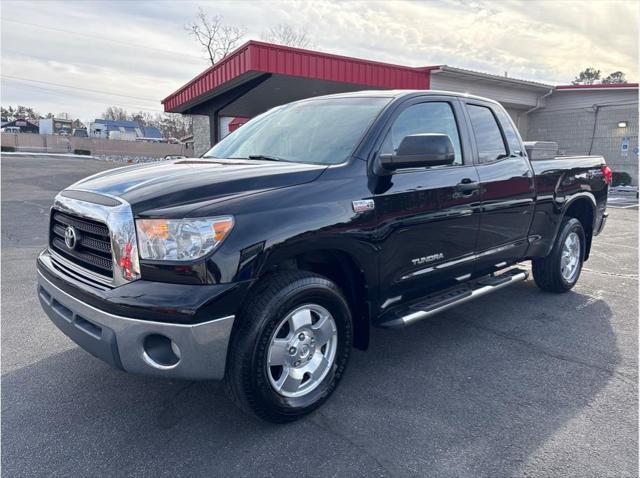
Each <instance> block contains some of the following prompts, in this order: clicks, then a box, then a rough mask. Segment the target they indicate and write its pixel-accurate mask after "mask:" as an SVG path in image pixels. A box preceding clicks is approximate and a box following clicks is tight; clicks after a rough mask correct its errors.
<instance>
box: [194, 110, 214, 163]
mask: <svg viewBox="0 0 640 478" xmlns="http://www.w3.org/2000/svg"><path fill="white" fill-rule="evenodd" d="M191 119H192V121H193V123H192V124H193V155H194V156H195V157H199V156H200V155H202V154H204V153H206V152H207V151H209V150H210V149H211V146H212V144H211V127H210V123H209V117H208V116H206V115H191Z"/></svg>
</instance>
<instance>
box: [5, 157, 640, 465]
mask: <svg viewBox="0 0 640 478" xmlns="http://www.w3.org/2000/svg"><path fill="white" fill-rule="evenodd" d="M115 166H116V165H114V164H111V163H106V162H100V161H93V160H86V159H55V158H51V157H48V158H38V157H36V156H34V157H19V158H16V157H3V158H2V160H1V167H2V319H1V325H2V475H3V476H7V477H19V476H203V475H206V476H261V477H262V476H278V477H291V476H323V477H327V476H366V477H372V476H431V477H434V476H442V477H457V476H461V477H503V476H575V477H592V476H597V477H604V476H611V477H627V476H629V477H630V476H637V474H638V468H637V459H638V443H637V437H638V398H637V397H638V390H637V378H638V352H637V351H638V343H637V341H638V255H637V254H638V248H637V244H638V211H637V207H631V208H611V210H610V213H611V214H610V218H609V221H608V224H607V228H606V229H605V232H604V233H603V235H601V236H600V237H598V238H597V239H596V240H595V242H594V247H593V251H592V258H591V259H590V260H589V261H588V262H587V263H586V264H585V268H584V271H583V273H582V277H581V279H580V282H579V284H578V286H577V287H576V288H575V289H574V291H572V292H571V293H568V294H564V295H552V294H545V293H543V292H541V291H539V290H538V289H537V288H536V287H535V285H534V283H533V281H532V280H528V281H526V282H524V283H521V284H517V285H514V286H512V287H511V288H510V289H508V291H507V292H506V293H500V294H494V295H492V296H488V297H485V298H482V299H479V300H477V301H475V302H471V303H469V304H466V305H465V306H463V307H461V308H457V309H453V310H451V311H448V312H445V313H443V314H441V315H439V316H437V317H434V318H433V319H431V320H427V321H423V322H421V323H418V324H416V325H414V326H412V327H410V328H408V329H406V330H400V331H389V330H374V331H373V334H372V343H371V347H370V350H369V351H368V352H360V351H354V353H353V355H352V360H351V362H350V365H349V369H348V371H347V373H346V375H345V377H344V380H343V382H342V383H341V385H340V387H339V388H338V390H337V391H336V393H335V394H334V396H333V397H332V398H331V399H330V400H329V401H328V402H327V403H326V404H325V406H323V407H322V408H321V410H319V411H318V412H316V413H315V414H313V415H311V416H310V417H308V418H307V419H304V420H302V421H299V422H297V423H294V424H290V425H286V426H275V425H270V424H267V423H263V422H260V421H257V420H255V419H253V418H251V417H248V416H246V415H244V414H242V412H240V411H238V410H237V409H236V408H235V407H234V406H233V404H232V403H231V402H230V401H229V400H227V398H226V396H225V394H224V392H223V389H222V387H221V386H220V385H219V384H217V383H209V382H180V381H165V380H161V379H152V378H146V377H138V376H133V375H129V374H126V373H124V372H120V371H117V370H114V369H111V368H110V367H109V366H107V365H106V364H104V363H102V362H101V361H99V360H98V359H95V358H93V357H92V356H90V355H88V354H87V353H85V352H84V351H82V350H81V349H79V348H78V347H77V346H76V345H75V344H74V343H72V342H71V341H70V340H69V339H67V338H66V337H65V336H64V335H63V334H62V333H61V332H59V331H58V330H57V329H56V327H55V326H54V325H53V324H52V323H50V322H49V320H48V319H47V318H46V316H45V314H44V313H43V312H42V311H41V309H40V305H39V303H38V299H37V297H36V293H35V259H36V255H37V253H38V252H39V251H40V250H41V249H42V248H43V247H44V246H45V244H46V235H47V214H48V208H49V206H50V204H51V202H52V199H53V197H54V195H55V194H56V192H57V191H59V190H60V189H62V188H64V187H66V186H67V185H69V184H71V183H72V182H74V181H76V180H77V179H80V178H82V177H84V176H87V175H89V174H92V173H95V172H98V171H101V170H104V169H107V168H111V167H115Z"/></svg>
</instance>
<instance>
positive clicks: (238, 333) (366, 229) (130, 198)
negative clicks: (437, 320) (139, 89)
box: [37, 91, 612, 422]
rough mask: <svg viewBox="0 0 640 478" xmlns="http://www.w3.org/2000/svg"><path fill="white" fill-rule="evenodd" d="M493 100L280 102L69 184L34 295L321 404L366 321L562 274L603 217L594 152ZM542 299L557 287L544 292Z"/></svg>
mask: <svg viewBox="0 0 640 478" xmlns="http://www.w3.org/2000/svg"><path fill="white" fill-rule="evenodd" d="M529 156H530V155H529V154H528V153H527V150H526V148H525V145H524V144H523V142H522V140H521V138H520V136H519V134H518V132H517V129H516V128H515V126H514V124H513V122H512V121H511V119H510V118H509V116H508V115H507V113H506V112H505V110H504V109H503V108H502V107H501V106H500V105H499V104H498V103H496V102H494V101H491V100H487V99H483V98H478V97H473V96H469V95H462V94H455V93H447V92H436V91H382V92H381V91H378V92H367V91H365V92H358V93H350V94H340V95H333V96H325V97H319V98H313V99H308V100H303V101H299V102H295V103H291V104H287V105H284V106H280V107H277V108H274V109H272V110H270V111H268V112H266V113H264V114H262V115H260V116H258V117H256V118H254V119H253V120H251V121H250V122H249V123H247V124H246V125H244V126H242V128H240V129H238V130H237V131H236V132H234V133H232V134H230V135H229V136H227V137H226V138H225V139H223V140H222V141H221V142H219V143H218V144H216V145H215V146H214V147H213V148H212V149H211V150H210V151H209V152H208V153H206V154H205V155H204V156H203V157H201V158H198V159H195V158H191V159H179V160H175V161H162V162H158V163H153V164H146V165H142V166H132V167H125V168H122V169H116V170H112V171H108V172H104V173H100V174H97V175H94V176H91V177H89V178H86V179H84V180H82V181H80V182H78V183H76V184H74V185H72V186H70V187H69V188H67V189H65V190H64V191H62V192H61V193H59V194H58V195H57V197H56V199H55V203H54V204H53V207H52V209H51V217H50V233H49V244H48V247H47V248H46V250H44V251H43V252H42V253H41V254H40V256H39V258H38V264H37V267H38V295H39V297H40V301H41V303H42V307H43V308H44V310H45V311H46V313H47V314H48V315H49V317H50V318H51V320H52V321H53V322H54V323H55V324H56V325H57V326H58V327H59V328H60V329H61V330H62V331H63V332H64V333H65V334H67V335H68V336H69V337H70V338H71V339H72V340H74V341H75V342H77V343H78V344H79V345H80V346H82V347H83V348H85V349H86V350H87V351H88V352H90V353H91V354H93V355H95V356H96V357H99V358H100V359H102V360H104V361H105V362H108V363H109V364H111V365H113V366H114V367H117V368H120V369H122V370H125V371H128V372H133V373H143V374H153V375H157V376H160V377H167V378H186V379H224V382H225V384H226V388H227V389H228V391H229V393H230V396H231V397H232V398H233V399H234V400H235V401H236V402H237V403H238V404H239V405H240V406H241V407H242V408H244V409H245V410H248V411H251V412H254V413H255V414H257V415H258V416H260V417H262V418H264V419H267V420H271V421H275V422H284V421H290V420H294V419H296V418H298V417H300V416H302V415H304V414H306V413H308V412H310V411H312V410H313V409H315V408H317V407H318V406H320V405H321V404H322V403H323V402H324V401H325V400H326V399H327V398H328V397H329V396H330V395H331V393H332V392H333V390H334V389H335V387H336V385H337V384H338V382H339V380H340V378H341V377H342V375H343V374H344V371H345V368H346V366H347V361H348V358H349V354H350V350H351V348H352V346H355V347H357V348H360V349H366V348H367V346H368V338H369V330H370V327H371V326H378V327H404V326H408V325H410V324H413V323H414V322H417V321H419V320H421V319H424V318H427V317H430V316H431V315H433V314H436V313H438V312H441V311H443V310H446V309H448V308H450V307H453V306H456V305H459V304H463V303H465V302H466V301H468V300H470V299H473V298H476V297H479V296H482V295H484V294H487V293H490V292H494V291H497V290H500V289H503V288H505V287H508V286H509V285H512V284H514V283H517V282H520V281H523V280H525V279H526V278H527V275H528V269H523V268H518V267H517V264H518V263H519V262H523V261H531V263H532V267H531V270H532V272H533V278H534V279H535V282H536V284H537V285H538V286H539V287H540V288H541V289H543V290H545V291H549V292H566V291H568V290H570V289H571V288H572V287H573V286H574V285H575V283H576V281H577V280H578V277H579V276H580V271H581V267H582V263H583V261H586V260H587V259H588V258H589V250H590V248H591V242H592V240H593V237H594V236H596V235H597V234H598V233H599V232H600V231H601V230H602V228H603V226H604V223H605V220H606V216H607V213H606V203H607V193H608V189H609V184H610V182H611V175H612V174H611V170H610V169H609V168H608V167H607V166H606V164H605V162H604V159H603V158H602V157H599V156H580V157H557V158H556V157H554V156H552V157H551V158H547V159H545V158H542V159H535V160H533V159H530V158H529ZM541 300H543V299H541Z"/></svg>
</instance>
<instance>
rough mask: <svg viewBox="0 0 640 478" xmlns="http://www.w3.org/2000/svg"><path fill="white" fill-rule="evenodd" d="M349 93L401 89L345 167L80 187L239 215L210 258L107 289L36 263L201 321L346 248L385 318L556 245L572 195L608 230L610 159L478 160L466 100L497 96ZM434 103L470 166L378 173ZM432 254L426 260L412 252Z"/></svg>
mask: <svg viewBox="0 0 640 478" xmlns="http://www.w3.org/2000/svg"><path fill="white" fill-rule="evenodd" d="M349 95H351V96H353V95H360V96H387V97H390V98H391V100H390V102H389V104H388V105H387V106H386V107H385V109H384V110H383V111H382V112H381V114H380V115H379V116H378V117H377V119H376V120H375V122H374V123H373V124H372V125H371V126H370V128H369V129H368V131H367V133H366V134H365V136H364V137H363V139H362V140H361V142H360V143H359V145H358V147H357V148H356V150H355V151H354V152H353V154H352V156H351V157H350V158H348V160H347V161H345V162H344V163H342V164H340V165H334V166H326V165H309V164H299V163H283V162H280V163H278V162H268V161H260V160H224V159H221V160H219V159H211V160H207V159H202V160H178V161H171V162H161V163H154V164H149V165H143V166H133V167H127V168H122V169H118V170H112V171H108V172H104V173H101V174H98V175H95V176H92V177H90V178H87V179H85V180H83V181H81V182H79V183H77V184H76V185H74V186H72V187H71V188H70V189H73V188H77V189H84V190H90V191H94V192H96V193H99V194H100V193H102V194H108V195H113V196H118V197H120V198H122V199H124V200H126V201H127V202H128V203H129V204H130V205H131V206H132V208H133V212H134V216H135V217H136V218H143V217H144V218H154V217H157V218H184V217H213V216H220V215H233V216H234V219H235V226H234V228H233V230H232V231H231V233H230V235H229V236H228V237H227V238H226V239H225V241H224V242H223V243H222V244H221V245H220V246H219V247H218V248H217V249H216V250H214V251H213V253H212V254H210V255H209V256H208V257H206V258H204V259H202V260H199V261H197V262H195V263H192V264H184V263H180V264H171V263H164V262H163V263H159V262H151V261H141V275H142V278H141V279H140V280H137V281H134V282H132V283H130V284H127V285H124V286H120V287H117V288H115V289H112V290H109V291H106V292H105V291H98V290H94V289H92V288H90V287H89V286H80V285H78V284H71V283H69V282H66V281H65V280H64V279H62V278H60V277H54V276H53V275H52V274H50V273H49V272H48V267H47V264H46V262H47V260H48V258H47V252H45V253H43V255H42V256H41V258H40V260H39V268H40V270H41V271H43V273H45V274H46V275H47V277H49V278H50V280H53V281H54V282H55V283H56V284H57V285H58V286H59V287H61V288H63V289H64V290H66V291H67V292H69V293H71V294H73V295H76V296H80V297H81V298H83V299H84V300H85V301H87V302H89V303H91V304H93V305H95V306H97V307H100V308H102V309H104V310H106V311H109V312H112V313H115V314H118V315H125V316H128V317H136V318H141V319H149V320H156V321H169V322H182V323H196V322H201V321H206V320H211V319H213V318H217V317H222V316H226V315H230V314H235V313H236V312H237V311H238V310H239V308H240V306H241V304H242V302H243V300H244V299H245V297H246V295H247V294H248V293H250V290H251V287H252V285H253V284H254V283H255V282H256V281H257V280H259V278H260V277H261V276H263V275H264V274H265V273H267V272H269V271H271V270H274V269H277V268H278V267H280V265H281V264H284V263H287V261H288V260H290V259H291V258H295V257H298V256H300V255H303V254H305V253H309V252H314V253H317V254H323V253H325V252H327V253H331V252H332V251H333V252H335V251H340V253H341V254H343V256H344V255H346V256H348V257H349V258H350V262H351V263H352V264H353V265H355V267H356V269H357V271H356V274H358V275H359V277H361V278H362V281H363V283H364V285H365V287H364V290H363V292H362V293H363V294H364V295H365V297H363V298H362V299H363V301H364V302H366V304H367V307H366V310H367V314H366V315H368V319H369V321H370V322H371V323H375V322H376V319H377V318H379V317H380V316H381V315H382V314H383V313H384V311H385V307H388V305H390V304H393V305H394V306H397V305H399V304H401V303H402V302H404V301H406V300H410V299H412V298H415V297H418V296H421V295H424V294H426V293H428V292H431V291H434V290H437V289H439V288H442V287H445V286H448V285H450V284H451V283H452V281H455V279H456V278H458V279H459V278H461V277H465V276H467V275H471V276H478V275H482V274H485V273H487V272H492V271H494V270H497V269H500V268H503V267H506V266H508V265H511V264H513V263H515V262H518V261H522V260H526V259H530V258H536V257H543V256H545V255H547V254H548V253H549V251H550V249H551V247H552V245H553V241H554V238H555V236H556V234H557V231H558V228H559V225H560V222H561V220H562V217H563V215H564V214H565V212H566V211H567V209H568V208H569V207H571V206H572V204H577V202H581V203H580V204H581V207H583V208H585V211H588V214H590V217H589V220H590V222H591V224H589V225H587V227H591V230H592V231H593V233H594V235H596V234H597V233H599V232H600V230H601V228H602V226H603V224H604V218H605V217H606V213H605V210H606V200H607V192H608V186H607V184H606V183H605V180H604V176H603V173H602V170H601V167H602V165H603V164H604V161H603V158H601V157H593V156H590V157H571V158H569V157H567V158H557V159H553V160H545V161H533V162H530V161H529V159H528V158H527V156H526V154H525V153H523V154H517V155H516V154H511V155H510V156H509V157H506V158H504V159H501V160H498V161H495V162H493V163H488V164H480V163H479V162H478V161H477V146H476V141H475V137H474V135H473V132H472V129H471V127H470V122H469V121H470V120H469V116H468V113H467V110H466V106H465V105H466V103H467V102H469V101H472V102H474V103H476V104H478V103H479V104H482V105H485V106H488V107H489V108H492V109H494V110H495V109H498V108H501V107H500V106H499V105H498V104H497V103H494V102H491V101H487V100H482V99H469V98H468V97H461V96H459V95H455V94H447V93H443V92H440V93H437V92H361V93H355V94H349ZM425 101H446V102H448V103H450V104H451V106H452V108H453V111H454V113H455V116H456V122H457V124H458V129H459V131H460V136H461V148H462V155H463V161H464V164H463V165H456V166H444V167H434V168H428V169H415V170H402V171H397V172H396V173H395V174H392V175H388V176H377V175H376V174H374V170H375V168H374V164H375V161H376V159H377V155H378V151H379V148H380V145H381V142H382V139H383V138H384V136H385V134H386V132H387V130H388V129H389V128H390V125H391V124H392V122H393V120H394V118H395V117H397V115H398V114H399V113H400V112H401V111H402V110H403V109H404V108H406V107H408V106H409V105H412V104H415V103H419V102H425ZM521 149H522V151H524V148H521ZM469 184H471V185H477V187H476V188H474V187H473V186H472V187H468V185H469ZM368 199H371V200H373V201H374V203H375V208H374V209H373V210H369V211H365V212H361V213H356V212H354V208H353V201H356V200H368ZM433 256H435V257H436V259H433V260H430V261H429V262H428V264H427V263H424V262H423V263H416V262H415V261H414V259H416V258H424V257H433ZM418 262H419V261H418Z"/></svg>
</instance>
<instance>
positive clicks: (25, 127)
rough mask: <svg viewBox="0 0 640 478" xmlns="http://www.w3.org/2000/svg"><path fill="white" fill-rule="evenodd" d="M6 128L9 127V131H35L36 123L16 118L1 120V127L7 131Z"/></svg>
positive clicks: (36, 128) (36, 129) (36, 130)
mask: <svg viewBox="0 0 640 478" xmlns="http://www.w3.org/2000/svg"><path fill="white" fill-rule="evenodd" d="M7 128H11V129H10V130H9V131H16V132H17V131H20V133H37V132H38V125H37V124H35V123H32V122H31V121H29V120H26V119H16V120H13V121H7V122H3V124H2V129H3V130H5V131H7ZM14 128H19V129H17V130H16V129H14Z"/></svg>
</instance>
